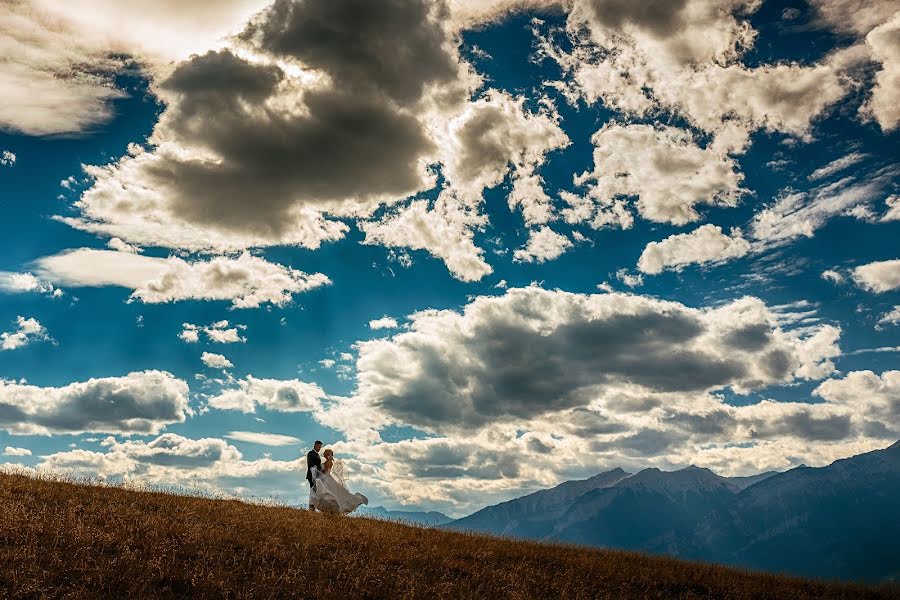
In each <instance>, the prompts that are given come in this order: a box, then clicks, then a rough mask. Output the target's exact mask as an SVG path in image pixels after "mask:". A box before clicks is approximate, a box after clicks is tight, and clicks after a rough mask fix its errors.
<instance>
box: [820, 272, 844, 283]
mask: <svg viewBox="0 0 900 600" xmlns="http://www.w3.org/2000/svg"><path fill="white" fill-rule="evenodd" d="M822 279H824V280H825V281H830V282H831V283H833V284H835V285H839V284H841V283H844V276H843V275H842V274H841V273H839V272H838V271H835V270H834V269H826V270H825V271H822Z"/></svg>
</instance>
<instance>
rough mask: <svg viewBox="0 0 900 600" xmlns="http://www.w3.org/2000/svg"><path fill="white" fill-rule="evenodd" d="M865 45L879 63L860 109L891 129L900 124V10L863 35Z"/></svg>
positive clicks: (882, 126) (882, 125)
mask: <svg viewBox="0 0 900 600" xmlns="http://www.w3.org/2000/svg"><path fill="white" fill-rule="evenodd" d="M866 46H868V48H869V51H870V52H871V53H872V58H873V59H874V60H876V61H878V62H879V63H881V70H880V71H878V73H877V74H876V75H875V86H874V87H873V88H872V96H871V98H870V99H869V101H868V102H866V104H865V106H864V107H863V108H862V110H863V112H864V113H865V114H867V115H869V116H871V117H872V118H874V119H875V120H876V121H877V122H878V124H879V125H881V128H882V129H883V130H884V131H892V130H894V129H896V128H897V125H898V124H900V107H898V106H897V92H898V90H900V10H898V11H897V12H896V13H895V14H894V16H893V18H892V19H890V20H889V21H888V22H886V23H884V24H883V25H880V26H878V27H876V28H875V29H873V30H872V31H871V32H869V34H868V35H867V36H866Z"/></svg>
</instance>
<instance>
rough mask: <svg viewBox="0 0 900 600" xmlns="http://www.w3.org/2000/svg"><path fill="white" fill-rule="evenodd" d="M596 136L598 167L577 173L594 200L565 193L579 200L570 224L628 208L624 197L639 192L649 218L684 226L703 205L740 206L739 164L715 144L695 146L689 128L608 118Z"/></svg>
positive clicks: (640, 206) (696, 216)
mask: <svg viewBox="0 0 900 600" xmlns="http://www.w3.org/2000/svg"><path fill="white" fill-rule="evenodd" d="M591 139H592V141H593V143H594V170H593V171H589V172H585V173H582V174H581V175H579V176H577V177H576V178H575V183H576V185H579V186H581V185H585V186H587V188H588V192H587V197H586V199H585V201H586V200H590V201H591V203H589V204H584V203H578V202H577V200H578V199H577V198H573V197H572V196H564V199H566V200H567V201H570V204H572V203H574V204H573V206H572V207H571V208H570V209H566V210H565V211H563V212H564V215H565V217H566V220H567V221H568V222H570V223H578V222H587V223H591V224H592V225H593V224H594V223H595V222H596V221H597V215H596V214H595V213H598V212H604V213H605V212H608V211H610V210H613V211H615V210H617V208H616V207H617V206H621V207H623V208H624V206H623V204H622V198H624V197H634V198H636V202H635V206H636V208H637V211H638V212H639V213H640V214H641V216H642V217H644V218H645V219H648V220H650V221H655V222H658V223H672V224H674V225H684V224H687V223H691V222H693V221H697V220H698V219H700V218H701V217H700V213H699V212H698V211H697V206H698V205H709V206H736V205H737V203H738V202H739V201H740V198H741V196H742V195H743V194H744V193H745V190H744V189H742V188H741V182H742V181H743V178H744V177H743V174H741V173H740V172H739V171H738V170H737V163H736V162H735V161H734V160H733V159H732V158H730V157H729V156H727V155H726V154H725V153H722V152H720V151H718V150H716V149H715V148H713V147H707V148H701V147H700V146H698V145H696V143H695V142H694V140H693V137H692V136H691V134H690V133H689V132H687V131H685V130H682V129H677V128H674V127H666V126H662V127H658V128H655V127H653V126H651V125H621V124H618V123H608V124H606V125H604V126H603V127H602V128H601V129H600V130H599V131H597V133H595V134H594V136H593V137H592V138H591ZM591 204H593V206H592V205H591ZM616 220H617V221H619V222H620V223H621V225H622V226H624V227H627V226H630V225H631V223H630V221H625V220H622V219H616ZM600 223H601V224H606V223H604V221H603V220H602V219H601V220H600ZM594 226H596V225H594Z"/></svg>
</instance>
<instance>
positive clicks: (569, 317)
mask: <svg viewBox="0 0 900 600" xmlns="http://www.w3.org/2000/svg"><path fill="white" fill-rule="evenodd" d="M410 319H411V326H410V330H409V331H407V332H404V333H400V334H397V335H395V336H393V337H392V338H389V339H381V340H370V341H364V342H360V343H359V359H358V360H357V365H356V366H357V372H358V374H357V382H358V392H357V397H358V399H361V401H364V402H365V403H366V404H368V405H369V406H371V407H372V408H373V409H375V410H377V411H378V412H380V413H381V414H383V415H386V418H387V419H388V420H396V421H397V422H402V423H408V424H412V425H415V426H419V427H425V428H431V429H435V430H443V429H447V428H449V429H453V428H467V427H480V426H484V425H486V424H488V423H496V422H503V421H509V420H516V419H520V420H521V419H531V418H536V417H539V416H541V415H547V414H551V413H554V412H557V411H560V410H567V409H573V408H575V407H587V406H590V405H591V402H592V401H593V400H594V399H595V398H596V397H598V396H600V395H602V394H604V393H608V392H609V391H610V390H621V389H625V388H632V389H637V390H644V391H646V392H648V393H689V392H693V393H699V394H702V393H708V392H711V391H714V390H722V389H726V388H730V389H732V390H734V391H736V392H738V393H744V392H747V391H749V390H753V389H759V388H762V387H765V386H767V385H771V384H775V383H786V382H790V381H793V380H794V379H796V378H801V379H802V378H817V377H818V378H821V377H824V376H825V375H827V374H828V373H830V372H831V371H832V370H833V369H834V366H833V364H831V362H830V358H832V357H834V356H836V355H837V354H838V353H839V350H838V349H837V337H838V335H839V331H838V330H837V329H835V328H833V327H830V326H822V327H820V328H815V329H814V333H813V334H812V335H810V336H808V337H803V338H800V337H796V336H794V335H792V334H790V333H788V332H785V331H783V330H781V329H780V328H779V327H778V326H777V324H776V323H775V320H776V319H775V317H774V315H773V313H772V312H771V311H770V310H769V309H767V307H766V306H765V304H763V303H762V302H761V301H759V300H757V299H755V298H744V299H741V300H736V301H734V302H732V303H730V304H727V305H724V306H722V307H719V308H715V309H693V308H690V307H687V306H684V305H681V304H678V303H674V302H662V301H659V300H654V299H651V298H646V297H641V296H634V295H624V294H615V293H612V294H598V295H584V294H569V293H565V292H560V291H556V292H552V291H547V290H543V289H541V288H537V287H530V288H524V289H513V290H510V291H508V292H507V293H506V294H505V295H504V296H501V297H478V298H476V299H475V300H473V301H472V302H471V303H470V304H468V305H467V306H466V307H465V309H464V310H463V312H462V313H458V312H455V311H426V312H423V313H417V314H414V315H412V316H411V317H410Z"/></svg>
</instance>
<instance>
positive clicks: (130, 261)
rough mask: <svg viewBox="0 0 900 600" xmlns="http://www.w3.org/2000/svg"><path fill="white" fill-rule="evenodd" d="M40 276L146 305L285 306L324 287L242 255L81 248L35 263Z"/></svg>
mask: <svg viewBox="0 0 900 600" xmlns="http://www.w3.org/2000/svg"><path fill="white" fill-rule="evenodd" d="M36 264H37V266H38V269H39V271H40V273H41V275H42V276H43V277H45V278H46V279H49V280H51V281H55V282H57V283H58V284H62V285H67V286H89V287H96V286H109V285H113V286H121V287H126V288H131V289H132V290H134V291H133V292H132V294H131V300H140V301H141V302H144V303H147V304H158V303H168V302H178V301H182V300H229V301H231V303H232V306H233V307H234V308H256V307H258V306H260V305H261V304H266V303H270V304H274V305H276V306H283V305H285V304H287V303H288V302H290V301H291V298H292V296H293V294H297V293H302V292H305V291H308V290H311V289H315V288H317V287H320V286H323V285H328V284H330V283H331V281H330V280H329V279H328V277H326V276H325V275H322V274H321V273H315V274H312V275H309V274H306V273H303V272H301V271H297V270H295V269H292V268H289V267H283V266H281V265H277V264H274V263H270V262H268V261H266V260H265V259H262V258H259V257H256V256H253V255H251V254H249V253H246V252H245V253H243V254H241V255H239V256H238V257H237V258H230V257H225V256H218V257H215V258H212V259H210V260H208V261H193V262H190V261H186V260H184V259H182V258H179V257H176V256H170V257H169V258H155V257H150V256H143V255H140V254H133V253H129V252H114V251H109V250H93V249H89V248H80V249H77V250H70V251H67V252H63V253H61V254H56V255H54V256H48V257H45V258H41V259H39V260H38V261H36Z"/></svg>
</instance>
